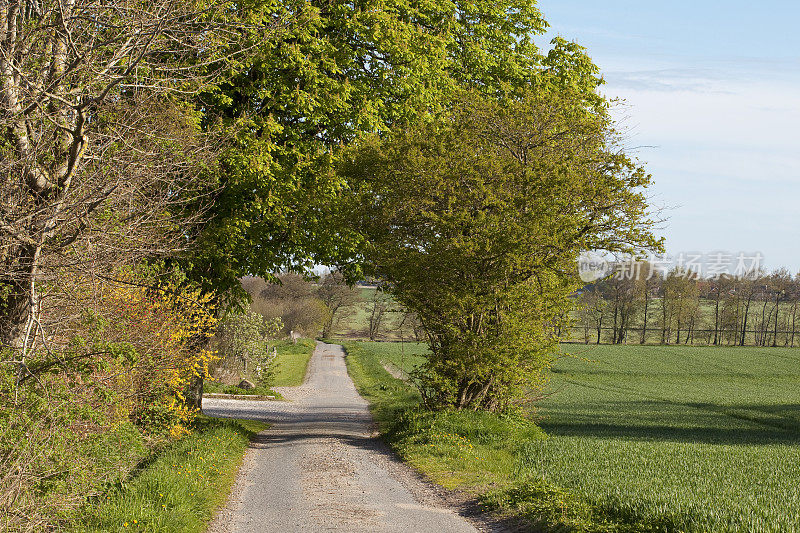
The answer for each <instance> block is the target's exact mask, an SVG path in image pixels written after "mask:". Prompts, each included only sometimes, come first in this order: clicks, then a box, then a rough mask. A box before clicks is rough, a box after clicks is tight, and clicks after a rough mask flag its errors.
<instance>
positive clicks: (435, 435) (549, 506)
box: [344, 342, 621, 531]
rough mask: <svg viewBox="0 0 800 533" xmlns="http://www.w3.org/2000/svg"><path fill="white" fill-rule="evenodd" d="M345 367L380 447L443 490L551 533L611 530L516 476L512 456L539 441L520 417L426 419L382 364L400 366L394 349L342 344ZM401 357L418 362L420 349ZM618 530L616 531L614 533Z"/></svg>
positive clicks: (550, 490)
mask: <svg viewBox="0 0 800 533" xmlns="http://www.w3.org/2000/svg"><path fill="white" fill-rule="evenodd" d="M344 347H345V350H346V351H347V358H346V361H347V368H348V372H349V373H350V376H351V377H352V378H353V381H354V382H355V384H356V388H357V389H358V391H359V393H360V394H361V395H362V396H363V397H364V398H365V399H367V400H368V401H369V402H370V406H371V410H372V413H373V417H374V418H375V421H376V422H377V424H378V426H379V428H380V431H381V434H382V435H383V437H384V439H385V440H386V441H387V443H388V444H389V445H390V446H392V448H394V450H395V451H396V452H397V453H398V454H399V455H400V457H401V458H402V459H403V460H404V461H406V462H408V463H409V464H411V465H412V466H413V467H415V468H416V469H418V470H419V471H421V472H422V473H424V474H425V475H427V476H428V477H429V478H430V479H431V480H432V481H434V482H436V483H438V484H440V485H442V486H444V487H446V488H449V489H460V490H463V491H466V492H468V493H471V494H473V495H475V496H477V497H479V498H480V499H481V500H482V502H483V503H484V505H485V506H486V509H487V510H492V511H496V512H498V513H500V514H502V515H507V516H512V515H513V516H520V517H524V518H527V519H528V520H529V521H530V522H531V525H532V526H533V525H536V526H538V527H539V528H542V529H546V530H551V531H611V529H608V528H607V527H606V523H605V522H606V520H605V519H604V518H602V517H600V516H596V515H597V512H596V510H595V509H593V508H592V507H591V506H589V505H587V504H586V503H584V502H582V501H581V500H580V499H578V498H576V497H574V496H572V495H571V494H569V493H568V492H566V491H564V490H561V489H559V488H557V487H554V486H551V485H549V484H547V483H546V482H544V480H542V479H540V478H534V477H530V476H524V477H521V476H520V475H519V469H518V461H517V457H518V456H519V455H520V453H522V452H523V451H524V450H525V446H526V444H527V443H530V442H536V441H541V440H543V439H545V438H546V436H545V434H544V433H543V432H542V430H541V429H539V428H538V427H537V426H536V425H535V424H534V423H532V422H531V421H530V420H528V419H527V418H525V417H523V416H520V415H496V414H492V413H486V412H453V411H443V412H430V411H425V410H423V409H421V408H420V407H419V401H420V397H419V394H418V393H417V392H416V391H415V390H414V389H413V387H411V386H410V385H409V384H407V383H405V382H404V381H402V380H399V379H396V378H394V377H392V376H391V375H390V374H389V373H388V372H387V371H386V369H385V368H384V366H383V365H384V363H386V362H392V363H393V364H397V363H399V360H398V357H400V356H398V353H397V352H398V350H399V349H400V348H398V347H397V345H396V344H384V343H367V342H347V343H344ZM402 349H403V350H408V351H406V352H405V353H403V354H402V357H403V358H408V361H412V362H413V361H419V360H420V358H421V355H422V354H423V353H424V351H425V347H424V345H406V347H404V348H402ZM619 531H621V529H619Z"/></svg>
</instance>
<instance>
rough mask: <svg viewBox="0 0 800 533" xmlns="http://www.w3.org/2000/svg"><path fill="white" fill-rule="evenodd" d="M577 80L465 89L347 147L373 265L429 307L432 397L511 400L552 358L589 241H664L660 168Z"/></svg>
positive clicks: (482, 403) (418, 307)
mask: <svg viewBox="0 0 800 533" xmlns="http://www.w3.org/2000/svg"><path fill="white" fill-rule="evenodd" d="M612 126H613V125H612V123H611V122H610V120H609V118H608V117H607V115H606V114H605V113H604V112H602V111H600V112H598V111H592V110H591V109H587V108H586V107H585V105H584V103H583V98H582V95H581V93H580V92H578V93H572V92H570V91H568V90H562V91H558V92H557V91H545V90H537V89H533V90H531V91H530V92H528V93H527V94H525V95H523V96H521V97H520V98H518V99H514V100H509V101H506V102H503V103H498V102H497V101H496V100H494V99H491V98H487V97H485V96H483V95H480V94H478V93H475V92H470V93H466V94H464V96H463V97H462V98H460V99H459V100H457V101H455V102H454V103H453V105H452V107H451V109H449V110H448V111H447V112H445V113H443V114H442V115H441V116H440V117H439V118H438V119H437V120H431V121H428V122H417V123H415V124H412V125H410V126H408V127H407V128H404V129H402V130H400V131H398V132H397V133H396V135H394V136H392V137H391V138H387V139H379V138H377V137H374V138H372V139H371V140H370V141H365V142H363V143H361V144H360V145H359V146H358V147H355V148H353V149H351V150H350V151H348V153H347V157H346V159H345V160H344V162H343V163H342V165H341V167H340V171H341V172H342V174H343V175H344V176H345V177H346V179H347V180H348V182H349V183H350V184H351V186H352V187H354V189H355V190H356V191H357V193H356V194H354V195H353V197H352V199H351V202H352V203H351V204H350V206H351V207H350V209H349V210H346V211H345V212H346V216H347V217H349V218H350V219H351V220H353V221H354V225H355V228H357V231H358V232H360V233H361V234H362V235H364V236H365V244H364V247H363V249H362V250H363V260H364V263H365V264H366V265H368V268H370V269H371V273H373V274H374V275H376V276H378V277H381V278H383V279H385V280H387V281H388V283H389V286H390V290H391V291H392V292H393V293H394V295H395V297H396V298H397V299H398V300H399V301H400V302H401V303H402V304H403V305H405V306H406V307H408V308H409V309H411V310H412V311H414V312H415V313H416V314H417V315H418V316H419V317H420V319H421V320H422V323H423V324H424V326H425V329H426V331H427V334H428V337H429V342H430V347H431V351H432V356H431V357H430V358H429V360H428V362H427V364H426V366H425V367H424V368H423V369H422V372H421V373H420V374H419V375H418V379H419V383H420V386H421V390H422V392H423V395H424V396H425V398H426V399H427V400H428V402H429V403H430V404H431V405H434V406H455V407H458V408H466V407H471V408H479V407H487V408H493V409H494V408H502V407H505V406H508V405H509V403H510V402H512V401H513V400H515V399H518V398H519V397H521V396H522V393H523V392H525V387H528V386H530V385H532V384H535V383H536V382H537V381H538V379H537V378H538V377H541V372H542V371H543V370H544V369H545V368H546V366H547V361H548V354H549V353H550V352H551V351H552V349H553V347H554V345H555V343H556V342H557V338H556V337H555V335H554V334H553V331H554V328H555V326H556V325H557V324H558V322H559V321H560V320H563V317H564V315H565V311H566V309H567V306H568V304H567V299H566V296H567V295H569V294H570V293H571V292H573V291H574V290H575V288H576V287H577V285H576V281H577V276H576V258H577V256H578V254H579V253H580V252H581V251H582V250H587V249H604V250H609V251H620V252H635V251H637V250H640V249H642V248H657V247H658V246H659V242H658V241H657V240H656V239H655V238H654V237H653V235H652V234H651V233H650V228H651V227H652V224H653V222H652V221H651V220H650V219H649V218H648V210H647V203H646V197H645V195H644V193H643V188H645V187H646V186H647V185H648V184H649V183H650V176H649V175H647V174H646V173H645V171H644V170H643V169H642V168H641V167H639V166H637V165H636V163H635V162H634V161H632V160H631V159H630V158H629V157H627V156H626V155H625V154H624V153H623V152H621V151H619V149H618V147H616V146H615V145H614V143H613V140H614V131H613V128H612Z"/></svg>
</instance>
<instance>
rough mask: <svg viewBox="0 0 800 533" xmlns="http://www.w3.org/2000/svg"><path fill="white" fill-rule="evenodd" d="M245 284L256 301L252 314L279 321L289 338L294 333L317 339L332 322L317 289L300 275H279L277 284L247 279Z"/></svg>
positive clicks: (260, 279) (276, 278)
mask: <svg viewBox="0 0 800 533" xmlns="http://www.w3.org/2000/svg"><path fill="white" fill-rule="evenodd" d="M242 284H243V286H244V287H245V290H246V291H247V292H248V294H249V295H250V298H251V300H252V301H251V303H250V310H251V311H255V312H256V313H259V314H261V315H262V316H263V317H264V318H265V319H266V320H278V319H279V320H280V321H281V322H282V324H283V333H284V334H285V335H289V334H290V333H291V332H292V331H294V332H295V333H302V334H304V335H306V336H311V337H313V336H315V335H316V334H317V333H318V332H319V330H320V328H322V327H323V325H324V324H325V322H327V321H328V320H329V318H330V310H329V309H328V307H327V306H326V305H325V303H324V302H323V301H322V300H320V299H319V298H318V297H317V294H316V288H315V287H314V285H313V284H312V283H311V282H310V281H308V280H306V279H305V278H303V277H302V276H300V275H298V274H294V273H288V272H287V273H283V274H279V275H277V276H276V277H275V279H274V282H273V283H268V282H267V281H265V280H264V279H262V278H245V279H244V280H243V282H242Z"/></svg>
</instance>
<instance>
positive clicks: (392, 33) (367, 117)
mask: <svg viewBox="0 0 800 533" xmlns="http://www.w3.org/2000/svg"><path fill="white" fill-rule="evenodd" d="M238 9H239V12H240V13H241V17H242V18H243V19H245V20H247V21H251V22H252V23H254V24H256V23H260V22H259V21H262V20H287V19H290V20H292V23H290V24H287V25H285V26H284V27H283V28H282V31H281V32H280V34H279V37H278V38H276V39H263V38H261V37H260V36H257V35H254V36H253V39H252V40H251V41H248V42H244V43H242V44H241V47H242V48H245V49H247V51H248V55H247V57H246V58H245V59H243V60H242V62H241V63H240V64H238V65H236V66H235V67H234V68H231V69H230V72H229V73H228V80H227V82H226V83H223V84H220V86H219V88H218V90H214V91H209V92H208V93H206V94H204V95H203V97H202V98H201V99H200V101H199V103H198V107H200V108H202V109H203V110H204V113H205V120H204V123H205V124H206V127H207V128H209V129H215V128H219V127H227V126H228V125H233V126H234V127H235V129H236V131H237V132H238V133H237V135H236V142H235V144H234V146H232V147H231V148H230V149H229V150H228V151H227V152H226V153H225V154H224V156H223V157H221V158H220V166H221V173H220V190H219V192H218V194H217V195H216V197H215V201H214V207H213V216H212V217H210V220H209V223H208V224H207V225H206V227H205V229H204V232H203V236H202V238H201V239H200V240H199V243H200V244H201V251H199V252H198V253H196V254H194V255H193V256H192V258H191V262H190V268H191V270H192V272H193V274H194V276H195V278H196V279H200V280H203V281H204V282H205V283H206V285H207V286H209V287H213V288H215V289H218V288H220V287H238V279H239V278H240V277H241V276H242V275H244V274H254V275H260V276H263V277H270V276H271V275H272V274H273V273H274V272H279V271H282V270H286V269H288V268H290V267H293V268H295V269H297V268H302V267H306V268H309V267H312V266H313V265H314V264H319V263H322V264H337V265H340V266H341V268H342V269H343V271H344V272H345V273H351V274H352V271H353V270H355V271H356V273H358V272H357V263H355V262H353V261H352V259H353V257H354V255H357V252H358V244H359V242H360V238H359V236H358V235H357V234H354V233H353V232H350V231H348V229H349V225H347V224H345V225H344V226H342V225H337V224H333V223H332V221H333V220H339V219H338V218H337V217H332V216H331V214H332V211H335V209H336V206H337V204H338V199H339V197H340V196H342V195H346V194H347V192H348V185H347V183H346V180H344V179H343V176H342V175H340V174H336V173H335V172H333V171H332V170H333V168H334V167H335V164H336V161H337V160H338V157H339V152H340V150H341V149H342V148H343V147H346V146H348V145H350V144H351V143H353V142H356V141H357V140H358V139H359V138H360V137H361V136H362V135H364V134H379V135H384V134H387V133H389V132H391V131H393V130H395V129H397V128H400V127H402V125H404V124H409V123H411V122H414V121H416V120H427V118H426V117H428V115H429V114H430V113H435V112H437V110H440V109H442V107H444V106H446V105H447V103H448V98H449V96H450V95H451V94H452V92H453V91H454V90H456V89H458V88H459V87H474V88H479V89H480V90H482V91H484V92H485V93H487V94H491V95H494V96H498V95H513V94H516V93H518V92H519V91H524V90H526V89H527V88H528V87H530V86H532V85H534V84H538V83H543V82H544V80H545V79H546V78H548V77H549V78H553V79H558V80H561V81H562V82H563V84H564V85H570V84H577V85H581V86H586V85H591V86H592V89H593V88H594V87H596V86H597V84H599V83H600V79H599V77H598V76H597V68H596V67H595V66H594V65H593V64H592V63H591V61H589V60H588V58H587V57H586V56H585V55H584V54H583V53H582V51H581V49H580V47H578V46H577V45H575V44H573V43H568V42H566V41H564V40H563V39H556V40H555V41H554V42H553V49H552V51H550V52H548V53H546V54H545V53H542V52H541V51H540V50H539V49H538V48H537V47H536V45H535V44H534V42H533V38H534V37H535V36H536V35H540V34H542V33H543V32H544V31H545V29H546V27H547V23H546V22H545V20H544V18H543V17H542V14H541V13H540V12H539V10H538V9H537V7H536V4H535V2H533V1H532V0H499V1H496V2H491V3H487V2H477V1H462V0H458V1H455V2H449V1H447V2H446V1H443V0H434V1H433V2H426V3H420V2H416V1H412V0H389V1H383V0H381V1H376V0H359V1H358V2H351V1H345V0H331V1H329V0H326V1H321V0H311V1H308V0H288V1H284V2H279V3H274V2H269V3H246V4H241V5H239V6H238ZM567 78H569V79H567ZM583 94H584V97H585V98H586V99H588V100H591V101H593V102H594V103H596V104H598V105H600V103H599V100H600V99H599V97H597V95H596V94H594V93H593V92H592V91H591V90H590V91H586V92H585V93H583ZM358 274H360V273H358Z"/></svg>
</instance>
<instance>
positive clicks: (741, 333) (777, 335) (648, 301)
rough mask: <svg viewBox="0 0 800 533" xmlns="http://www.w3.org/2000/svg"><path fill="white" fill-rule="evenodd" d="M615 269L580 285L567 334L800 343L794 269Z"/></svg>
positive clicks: (799, 293) (613, 340)
mask: <svg viewBox="0 0 800 533" xmlns="http://www.w3.org/2000/svg"><path fill="white" fill-rule="evenodd" d="M623 270H624V269H623ZM619 272H620V269H619V267H618V269H617V274H614V275H611V276H609V277H608V278H605V279H602V280H598V281H596V282H593V283H590V284H588V285H586V286H585V287H583V289H582V290H580V291H578V293H577V295H576V298H575V304H576V306H575V315H574V318H575V325H574V326H573V331H572V335H571V336H569V335H567V337H569V338H571V339H572V340H580V341H582V342H584V343H587V344H588V343H596V344H600V343H610V344H636V343H638V344H646V343H648V344H654V343H655V344H703V345H728V346H773V347H777V346H788V347H794V346H796V345H800V309H798V308H799V307H800V274H798V275H795V276H792V275H791V274H790V273H789V271H788V270H786V269H778V270H775V271H774V272H772V273H766V272H758V273H755V274H754V275H750V276H731V275H723V276H719V277H715V278H700V277H698V276H697V275H696V274H695V273H693V272H691V271H687V270H683V269H680V268H674V269H672V270H670V271H668V272H666V273H664V272H652V273H651V272H650V269H649V268H641V269H636V272H635V274H634V275H619V274H618V273H619Z"/></svg>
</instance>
